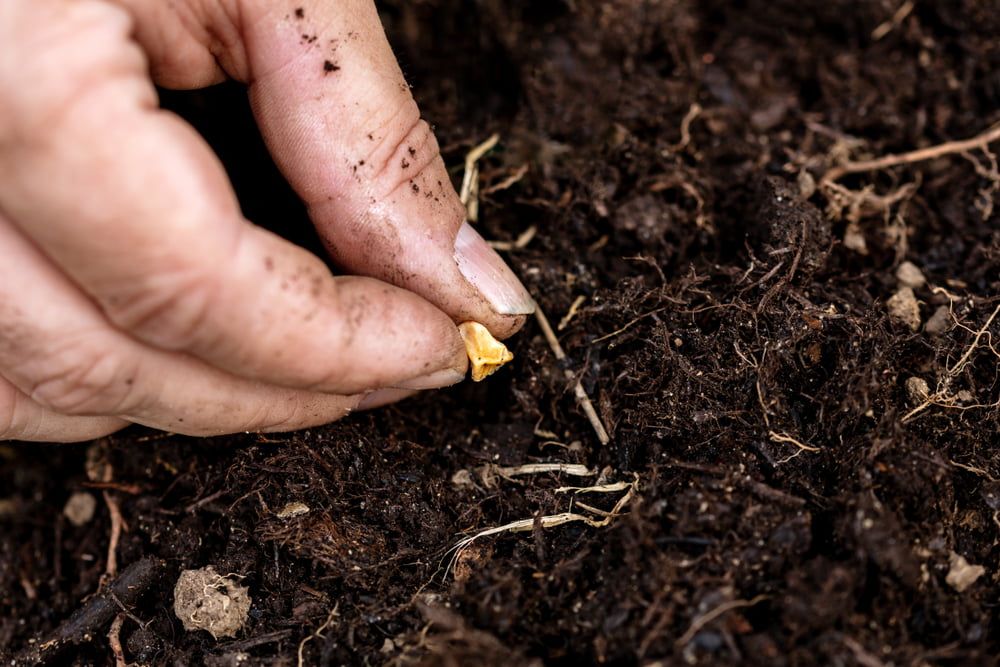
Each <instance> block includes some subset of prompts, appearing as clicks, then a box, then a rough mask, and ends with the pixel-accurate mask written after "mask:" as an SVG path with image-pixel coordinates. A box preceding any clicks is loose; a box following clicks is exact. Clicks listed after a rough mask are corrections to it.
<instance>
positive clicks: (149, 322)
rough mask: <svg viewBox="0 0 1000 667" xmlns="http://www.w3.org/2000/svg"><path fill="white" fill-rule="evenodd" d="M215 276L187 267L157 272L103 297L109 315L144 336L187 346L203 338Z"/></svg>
mask: <svg viewBox="0 0 1000 667" xmlns="http://www.w3.org/2000/svg"><path fill="white" fill-rule="evenodd" d="M216 282H217V281H216V279H215V278H214V277H213V276H212V275H211V272H210V271H207V270H203V269H198V268H194V269H192V268H188V269H182V270H177V271H172V272H158V273H156V274H155V276H153V277H151V279H150V280H148V281H143V282H142V283H140V284H136V285H133V286H128V285H126V286H124V287H123V289H121V290H120V291H117V292H115V293H113V294H108V295H105V296H104V297H102V299H101V305H102V306H103V308H104V312H105V313H106V315H107V316H108V318H109V319H110V320H111V321H112V322H113V323H114V324H115V325H116V326H118V327H119V328H121V329H124V330H126V331H129V332H130V333H132V334H133V335H135V336H137V337H138V338H140V339H141V340H144V341H146V342H148V343H150V344H152V345H156V346H157V347H160V348H162V349H167V350H188V349H191V348H193V347H195V346H196V344H197V342H198V341H199V340H201V339H202V338H203V334H204V332H205V331H206V329H207V327H206V326H205V325H206V322H207V321H208V319H209V317H210V315H211V309H212V303H213V301H214V294H215V290H216Z"/></svg>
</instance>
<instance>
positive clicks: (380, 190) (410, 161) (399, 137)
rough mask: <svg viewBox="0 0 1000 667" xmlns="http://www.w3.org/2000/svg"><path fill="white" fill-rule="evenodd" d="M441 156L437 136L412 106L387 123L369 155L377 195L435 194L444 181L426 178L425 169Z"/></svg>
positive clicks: (425, 195)
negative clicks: (435, 136)
mask: <svg viewBox="0 0 1000 667" xmlns="http://www.w3.org/2000/svg"><path fill="white" fill-rule="evenodd" d="M440 159H441V151H440V148H439V147H438V143H437V139H435V138H434V132H433V131H432V130H431V127H430V125H428V124H427V121H425V120H423V119H422V118H420V115H419V112H418V111H417V109H416V105H414V106H413V108H412V109H410V110H409V111H408V112H406V113H402V114H399V115H398V116H396V117H394V120H393V121H392V122H391V123H389V124H388V126H387V127H386V129H385V136H384V138H383V139H382V141H381V142H380V143H379V146H378V147H377V148H376V149H375V150H374V151H373V153H372V154H371V155H370V156H369V158H368V160H369V161H370V162H371V164H372V166H373V170H374V175H373V182H374V183H375V185H376V189H377V192H376V194H377V196H379V197H381V198H387V197H390V196H392V195H393V194H395V193H397V192H399V191H401V190H404V189H405V191H408V192H409V193H410V194H411V195H415V196H424V197H435V196H438V194H437V192H438V190H439V189H441V190H443V188H444V183H436V182H433V181H432V180H430V179H429V178H428V177H427V172H428V170H429V169H430V168H431V167H432V166H435V165H436V164H437V163H438V162H439V161H440Z"/></svg>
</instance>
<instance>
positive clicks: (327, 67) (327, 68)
mask: <svg viewBox="0 0 1000 667" xmlns="http://www.w3.org/2000/svg"><path fill="white" fill-rule="evenodd" d="M339 69H340V65H337V64H336V63H333V62H331V61H329V60H324V61H323V72H324V74H330V73H331V72H336V71H338V70H339Z"/></svg>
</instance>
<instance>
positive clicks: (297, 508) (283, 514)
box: [275, 502, 310, 519]
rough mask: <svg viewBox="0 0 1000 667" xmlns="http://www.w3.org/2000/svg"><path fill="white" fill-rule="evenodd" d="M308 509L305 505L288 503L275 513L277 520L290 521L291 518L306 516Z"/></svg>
mask: <svg viewBox="0 0 1000 667" xmlns="http://www.w3.org/2000/svg"><path fill="white" fill-rule="evenodd" d="M309 510H310V507H309V506H308V505H306V504H305V503H299V502H295V503H288V504H287V505H285V506H284V507H282V508H281V509H280V510H278V511H277V512H276V513H275V516H277V517H278V518H279V519H291V518H292V517H293V516H301V515H302V514H308V513H309Z"/></svg>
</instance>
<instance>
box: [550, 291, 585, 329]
mask: <svg viewBox="0 0 1000 667" xmlns="http://www.w3.org/2000/svg"><path fill="white" fill-rule="evenodd" d="M586 300H587V297H585V296H584V295H582V294H581V295H580V296H578V297H576V298H575V299H573V303H572V304H570V307H569V311H567V313H566V314H565V315H563V317H562V319H561V320H559V324H558V325H556V328H557V329H558V330H559V331H562V330H563V329H565V328H566V327H567V326H569V323H570V322H571V321H572V319H573V318H574V317H576V313H577V311H578V310H580V306H582V305H583V302H584V301H586Z"/></svg>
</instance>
